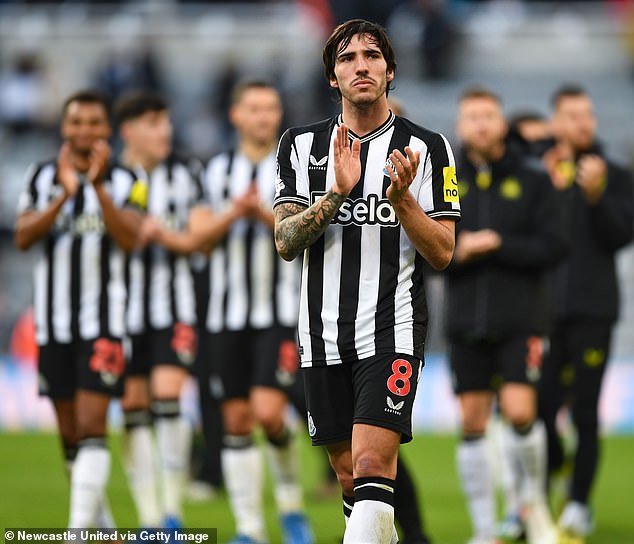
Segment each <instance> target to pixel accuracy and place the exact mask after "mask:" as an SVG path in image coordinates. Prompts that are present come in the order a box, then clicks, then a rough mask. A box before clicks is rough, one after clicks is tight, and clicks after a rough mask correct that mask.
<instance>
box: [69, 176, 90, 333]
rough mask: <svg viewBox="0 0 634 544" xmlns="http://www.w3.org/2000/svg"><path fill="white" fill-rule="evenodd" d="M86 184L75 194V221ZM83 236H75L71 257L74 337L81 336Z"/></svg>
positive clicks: (81, 205) (71, 302)
mask: <svg viewBox="0 0 634 544" xmlns="http://www.w3.org/2000/svg"><path fill="white" fill-rule="evenodd" d="M85 189H86V186H85V185H84V184H83V183H82V184H81V185H80V186H79V190H78V191H77V194H76V195H75V203H74V206H73V221H75V220H76V219H77V218H78V217H79V216H80V215H81V214H82V213H83V211H84V200H85V195H84V191H85ZM82 245H83V238H82V237H81V236H79V235H77V234H76V235H75V236H73V241H72V245H71V257H70V277H71V278H73V281H72V282H71V284H70V308H71V322H70V331H71V335H72V337H73V338H81V336H80V334H79V304H80V297H81V280H82V277H81V276H82V274H81V247H82Z"/></svg>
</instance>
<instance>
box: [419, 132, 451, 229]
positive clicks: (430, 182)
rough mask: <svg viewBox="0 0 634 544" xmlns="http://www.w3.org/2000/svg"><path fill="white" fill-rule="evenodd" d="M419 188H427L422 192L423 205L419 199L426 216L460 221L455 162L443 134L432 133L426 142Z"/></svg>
mask: <svg viewBox="0 0 634 544" xmlns="http://www.w3.org/2000/svg"><path fill="white" fill-rule="evenodd" d="M422 185H423V188H426V191H423V192H424V193H425V194H426V195H427V198H426V199H425V202H424V205H423V202H420V200H419V203H420V204H421V205H423V208H424V210H425V212H426V213H427V215H429V217H432V218H434V219H441V218H445V219H455V220H460V199H459V197H458V177H457V175H456V161H455V159H454V155H453V151H452V150H451V146H450V145H449V142H448V141H447V139H446V138H445V137H444V136H443V135H442V134H434V136H433V138H432V139H431V141H430V143H429V148H428V153H427V157H426V160H425V169H424V173H423V183H422ZM430 194H431V199H430V198H429V195H430Z"/></svg>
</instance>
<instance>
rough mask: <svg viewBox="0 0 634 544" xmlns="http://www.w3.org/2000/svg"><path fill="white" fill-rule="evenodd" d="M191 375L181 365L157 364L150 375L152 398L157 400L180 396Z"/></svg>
mask: <svg viewBox="0 0 634 544" xmlns="http://www.w3.org/2000/svg"><path fill="white" fill-rule="evenodd" d="M190 376H191V375H190V373H189V372H188V371H187V370H186V369H184V368H183V367H180V366H174V365H155V366H154V367H153V368H152V374H151V376H150V384H151V391H152V398H153V399H155V400H170V399H176V398H179V397H180V395H181V391H182V390H183V386H184V384H185V382H186V381H187V380H188V379H189V378H190Z"/></svg>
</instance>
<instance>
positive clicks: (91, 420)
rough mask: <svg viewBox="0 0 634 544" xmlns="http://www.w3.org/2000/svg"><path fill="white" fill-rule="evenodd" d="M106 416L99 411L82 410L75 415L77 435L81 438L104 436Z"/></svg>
mask: <svg viewBox="0 0 634 544" xmlns="http://www.w3.org/2000/svg"><path fill="white" fill-rule="evenodd" d="M105 435H106V418H105V417H104V415H103V414H102V413H100V412H92V411H90V410H84V411H83V412H80V413H78V415H77V437H78V438H79V439H80V440H81V439H83V438H86V437H95V436H105Z"/></svg>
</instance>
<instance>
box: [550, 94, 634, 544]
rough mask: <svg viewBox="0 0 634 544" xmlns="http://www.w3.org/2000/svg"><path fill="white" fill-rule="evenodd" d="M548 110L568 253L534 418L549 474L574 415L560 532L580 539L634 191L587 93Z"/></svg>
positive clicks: (588, 524) (588, 525)
mask: <svg viewBox="0 0 634 544" xmlns="http://www.w3.org/2000/svg"><path fill="white" fill-rule="evenodd" d="M553 108H554V111H553V118H552V126H553V132H554V135H555V139H556V144H555V146H554V147H553V148H552V149H551V150H549V151H548V152H547V153H546V154H545V155H544V163H545V164H546V166H547V168H548V170H549V172H550V175H551V178H552V180H553V183H554V184H555V187H557V189H559V190H560V191H561V192H562V193H563V195H564V197H565V198H566V201H567V205H568V206H569V210H568V214H567V219H568V221H567V225H566V228H567V230H568V233H569V236H570V244H571V247H570V252H569V254H568V256H567V258H566V259H565V260H564V261H563V263H562V264H561V265H560V266H559V267H558V269H557V271H556V275H555V290H554V292H555V298H554V317H555V323H554V331H553V335H552V339H551V349H550V354H549V356H548V358H547V360H546V364H545V366H544V378H543V380H542V384H541V390H540V412H541V416H542V417H543V419H544V421H545V423H546V429H547V432H548V453H549V455H548V461H549V463H548V465H549V467H548V468H549V471H550V473H551V474H552V473H554V472H556V471H559V470H561V469H562V467H563V466H564V461H565V459H564V455H563V451H562V446H561V443H560V440H559V437H558V435H557V428H556V425H555V420H556V416H557V412H558V411H559V409H560V408H561V406H562V405H563V404H564V403H568V404H569V406H570V407H571V408H572V419H573V422H574V425H575V427H576V430H577V448H576V452H575V456H574V469H573V473H572V482H571V485H570V489H569V497H568V503H567V504H566V505H565V508H564V510H563V512H562V514H561V516H560V518H559V526H560V528H561V529H562V531H563V532H564V533H566V534H569V535H573V536H576V537H582V538H583V537H585V536H586V535H588V534H589V533H590V531H591V529H592V525H593V523H592V516H591V512H590V506H589V502H590V495H591V490H592V485H593V483H594V479H595V475H596V470H597V465H598V460H599V421H598V405H599V395H600V393H601V384H602V382H603V376H604V373H605V368H606V364H607V361H608V357H609V353H610V340H611V337H612V329H613V327H614V324H615V322H616V320H617V318H618V306H619V294H618V283H617V275H616V267H615V255H616V253H617V251H618V250H619V249H620V248H622V247H623V246H625V245H626V244H628V243H629V242H630V241H631V240H632V229H633V220H634V211H633V208H634V189H633V185H632V176H631V174H630V173H629V172H628V171H627V170H625V169H624V168H621V167H620V166H618V165H616V164H615V163H613V162H612V161H610V160H608V159H607V158H606V156H605V153H604V151H603V149H602V148H601V146H600V145H599V143H598V142H597V139H596V126H597V121H596V117H595V115H594V111H593V104H592V100H591V99H590V97H589V96H588V94H587V93H586V92H585V90H584V89H582V88H581V87H578V86H575V85H571V86H566V87H562V88H561V89H559V90H558V91H557V92H556V93H555V94H554V97H553Z"/></svg>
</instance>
